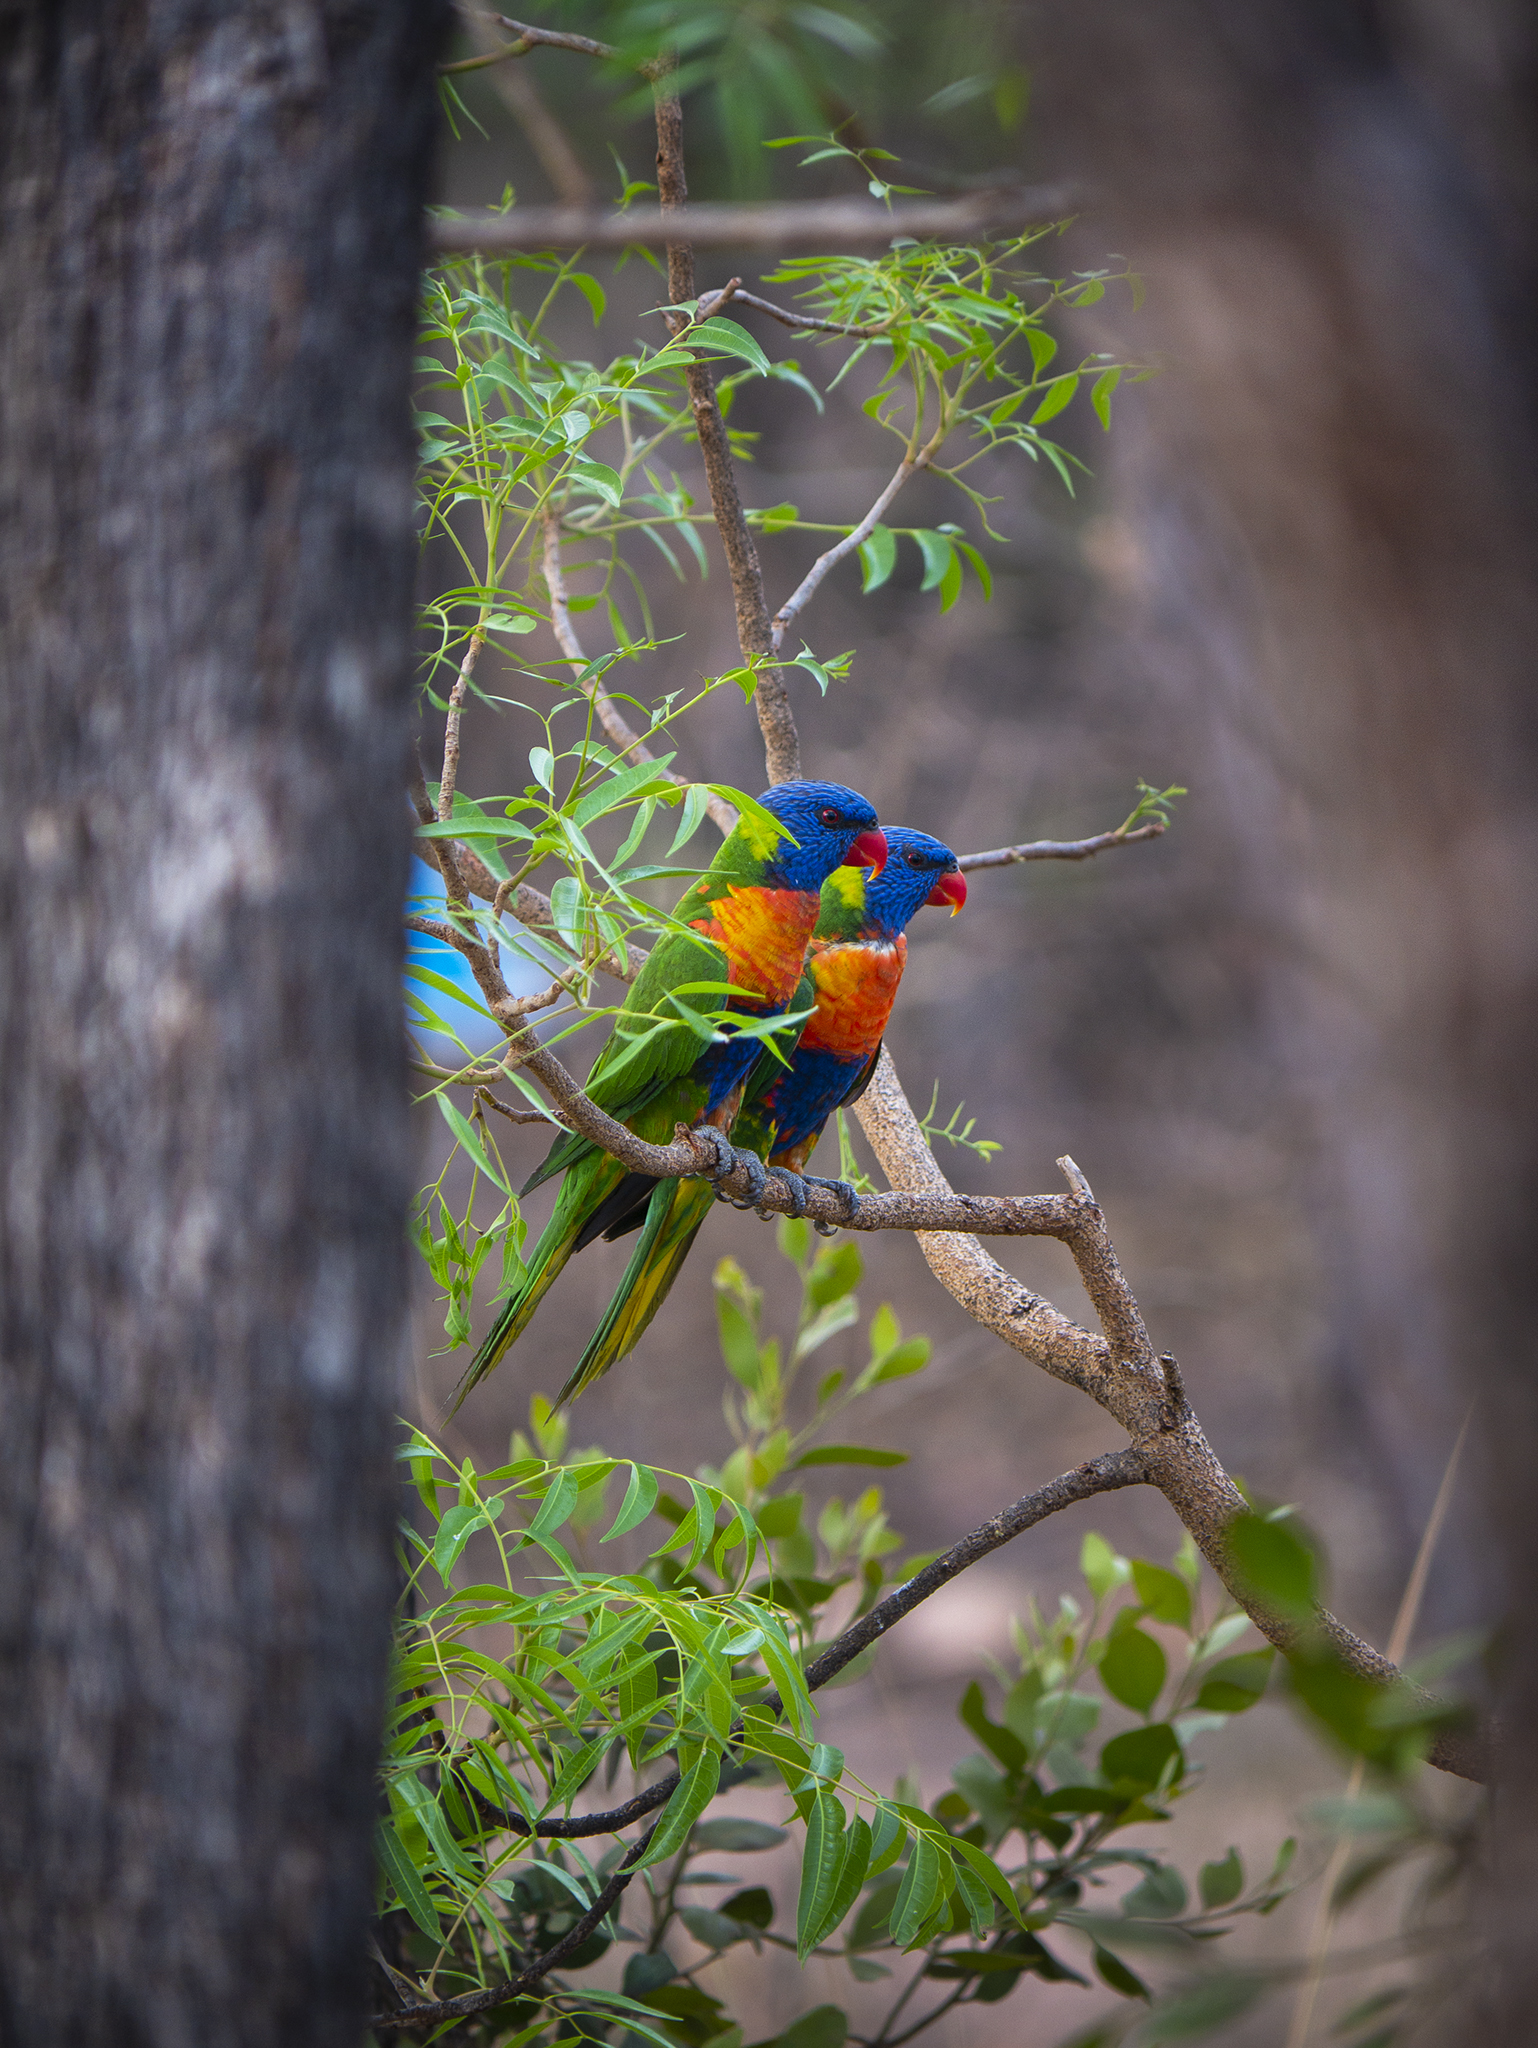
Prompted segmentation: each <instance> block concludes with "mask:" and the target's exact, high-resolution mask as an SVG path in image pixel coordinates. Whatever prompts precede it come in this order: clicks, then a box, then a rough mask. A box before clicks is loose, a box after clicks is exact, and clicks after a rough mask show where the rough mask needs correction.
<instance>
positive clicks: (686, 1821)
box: [632, 1749, 721, 1870]
mask: <svg viewBox="0 0 1538 2048" xmlns="http://www.w3.org/2000/svg"><path fill="white" fill-rule="evenodd" d="M720 1782H721V1757H720V1753H719V1752H718V1751H716V1750H714V1749H707V1750H705V1751H703V1752H702V1753H701V1755H700V1756H699V1758H698V1759H697V1760H696V1761H695V1762H694V1763H693V1764H691V1765H690V1767H689V1769H688V1770H687V1771H685V1772H684V1774H683V1777H682V1778H681V1779H680V1780H679V1784H678V1789H677V1791H676V1792H674V1794H673V1796H672V1798H671V1799H669V1801H668V1803H667V1805H666V1806H665V1807H664V1808H663V1809H662V1819H661V1820H660V1821H659V1823H658V1825H657V1832H656V1833H655V1834H654V1835H653V1836H652V1839H651V1846H650V1847H649V1848H648V1850H647V1851H646V1854H645V1855H644V1856H643V1857H641V1858H640V1860H639V1861H638V1862H637V1863H635V1864H634V1865H632V1868H633V1869H636V1870H648V1869H650V1867H651V1866H652V1864H654V1863H661V1862H664V1861H665V1860H666V1859H667V1858H668V1857H669V1856H673V1855H676V1854H677V1852H678V1851H679V1850H680V1849H681V1848H682V1847H683V1845H684V1843H685V1842H686V1841H687V1840H688V1838H689V1830H690V1829H691V1828H692V1827H693V1826H694V1823H695V1822H696V1821H697V1820H698V1819H699V1817H700V1815H701V1814H702V1813H703V1812H704V1811H705V1808H706V1807H707V1806H708V1805H709V1804H710V1802H711V1800H712V1799H714V1798H715V1796H716V1787H717V1786H718V1785H719V1784H720Z"/></svg>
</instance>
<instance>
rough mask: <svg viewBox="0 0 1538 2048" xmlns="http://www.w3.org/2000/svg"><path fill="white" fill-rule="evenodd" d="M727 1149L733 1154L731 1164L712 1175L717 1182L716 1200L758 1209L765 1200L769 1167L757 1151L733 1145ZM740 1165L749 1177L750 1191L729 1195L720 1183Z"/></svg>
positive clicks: (736, 1206)
mask: <svg viewBox="0 0 1538 2048" xmlns="http://www.w3.org/2000/svg"><path fill="white" fill-rule="evenodd" d="M723 1143H725V1141H724V1140H723ZM726 1150H727V1151H728V1152H729V1153H730V1155H731V1164H730V1165H729V1166H727V1167H725V1168H723V1169H722V1171H721V1172H720V1173H713V1174H711V1176H710V1178H711V1180H712V1181H714V1182H716V1183H717V1187H716V1200H717V1201H718V1202H730V1203H731V1205H732V1207H733V1208H734V1209H756V1208H757V1207H758V1205H759V1203H760V1202H761V1201H762V1200H763V1196H764V1189H765V1187H766V1186H767V1185H768V1180H769V1169H768V1167H767V1166H765V1164H764V1162H763V1161H762V1159H760V1158H759V1156H758V1154H757V1153H756V1152H749V1151H747V1150H746V1149H744V1150H741V1151H739V1150H737V1148H736V1147H735V1146H732V1145H727V1146H726ZM739 1166H740V1167H741V1168H742V1170H743V1172H744V1173H745V1174H746V1175H747V1177H748V1192H747V1194H746V1195H729V1194H728V1193H727V1192H726V1190H725V1188H723V1187H721V1186H720V1185H719V1183H720V1182H721V1181H723V1180H725V1179H726V1177H727V1176H728V1175H729V1174H732V1173H735V1172H736V1170H737V1168H738V1167H739Z"/></svg>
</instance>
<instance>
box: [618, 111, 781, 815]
mask: <svg viewBox="0 0 1538 2048" xmlns="http://www.w3.org/2000/svg"><path fill="white" fill-rule="evenodd" d="M669 77H670V74H669V73H663V74H662V76H661V77H659V79H658V80H657V83H656V86H655V88H654V92H655V101H656V114H657V194H658V197H659V198H660V200H661V202H662V219H663V221H664V223H666V224H667V225H668V226H669V227H670V229H671V232H670V233H669V235H668V237H667V240H666V244H665V246H666V248H667V263H668V299H669V301H670V302H671V303H672V304H673V305H675V306H677V305H680V304H683V303H685V302H687V301H689V300H692V299H693V298H694V296H695V290H694V250H693V247H692V245H691V244H690V242H689V241H687V240H686V239H684V236H683V233H682V232H681V220H682V216H683V214H684V212H685V201H686V200H687V198H688V196H689V188H688V184H687V182H686V180H685V177H684V145H683V133H684V128H683V109H682V107H681V106H680V105H679V102H678V98H677V96H676V94H674V93H673V92H672V91H671V90H670V88H669V84H668V79H669ZM686 324H687V322H686V321H685V320H684V318H683V317H682V316H678V317H677V318H675V319H674V320H672V321H670V325H671V326H672V329H673V332H674V333H675V334H676V333H679V332H681V331H682V329H683V327H684V326H685V325H686ZM688 382H689V405H690V410H691V411H692V413H693V415H694V431H695V435H696V437H697V438H698V440H699V444H700V455H701V458H702V460H703V462H704V465H705V482H706V484H707V486H708V488H709V491H710V504H711V510H712V511H713V512H714V513H715V515H716V531H717V532H718V533H719V534H720V536H721V546H722V549H723V551H724V552H725V555H726V567H727V573H728V574H729V576H730V577H731V583H732V606H733V609H734V611H735V612H736V616H737V644H738V646H739V647H740V649H741V650H742V658H743V660H744V661H751V660H752V659H753V657H754V656H755V655H765V654H772V653H773V652H774V647H775V642H774V637H773V634H772V632H771V630H770V625H769V604H768V600H767V599H766V597H765V596H764V574H763V570H762V569H761V568H760V567H759V561H758V550H757V548H756V547H755V546H754V545H753V536H752V534H751V533H750V532H749V530H748V522H747V520H746V518H745V517H744V516H743V510H742V496H741V493H740V492H739V491H738V489H737V472H736V469H735V467H734V465H733V462H732V448H731V442H730V440H729V439H728V437H727V432H726V422H725V420H724V419H723V418H722V417H721V407H720V404H719V402H718V400H717V398H716V387H715V380H714V378H713V377H712V376H711V374H710V366H709V365H708V364H707V363H702V362H691V363H690V365H689V373H688ZM753 708H754V710H755V711H756V712H757V713H758V726H759V731H760V732H761V733H762V734H763V739H764V765H765V768H766V769H767V772H768V776H769V780H770V782H771V783H777V782H794V781H795V780H796V778H797V777H798V776H799V775H800V773H801V747H800V742H799V741H798V739H797V737H796V721H795V718H794V716H793V715H792V712H791V708H790V698H789V696H788V695H787V693H786V689H785V678H784V676H783V675H782V674H781V672H780V670H779V669H778V668H763V669H760V670H759V674H758V683H757V687H756V688H755V690H754V692H753Z"/></svg>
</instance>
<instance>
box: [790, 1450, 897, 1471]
mask: <svg viewBox="0 0 1538 2048" xmlns="http://www.w3.org/2000/svg"><path fill="white" fill-rule="evenodd" d="M907 1462H908V1453H907V1452H906V1451H873V1450H871V1449H869V1448H868V1447H867V1446H866V1445H864V1444H823V1445H821V1446H820V1447H819V1448H818V1449H817V1450H815V1451H803V1452H802V1454H801V1456H800V1457H799V1458H797V1460H796V1461H795V1463H794V1464H793V1465H792V1466H791V1468H790V1469H791V1471H792V1472H799V1471H800V1470H801V1468H802V1466H803V1465H906V1464H907Z"/></svg>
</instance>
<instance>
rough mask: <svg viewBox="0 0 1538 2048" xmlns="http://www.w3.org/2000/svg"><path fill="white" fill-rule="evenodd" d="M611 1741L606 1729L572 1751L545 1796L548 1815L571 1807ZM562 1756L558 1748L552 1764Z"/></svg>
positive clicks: (587, 1902)
mask: <svg viewBox="0 0 1538 2048" xmlns="http://www.w3.org/2000/svg"><path fill="white" fill-rule="evenodd" d="M611 1740H612V1736H611V1735H610V1732H609V1730H608V1729H607V1728H606V1729H605V1730H604V1732H603V1733H602V1734H601V1735H595V1736H594V1737H593V1739H592V1740H591V1741H590V1742H584V1743H582V1744H581V1745H580V1747H579V1748H577V1749H575V1750H573V1751H572V1753H571V1755H570V1756H569V1757H568V1758H567V1760H566V1762H565V1763H564V1764H563V1765H562V1766H561V1769H560V1771H559V1773H558V1774H557V1777H556V1780H555V1783H554V1784H553V1785H552V1786H551V1787H550V1790H549V1792H548V1793H547V1794H546V1796H545V1811H546V1813H548V1812H549V1811H550V1810H551V1808H552V1807H555V1806H569V1805H570V1803H571V1801H572V1800H573V1799H575V1797H576V1796H577V1794H578V1792H580V1791H581V1789H582V1787H583V1786H584V1785H585V1784H586V1783H587V1781H588V1779H589V1778H590V1777H591V1776H592V1775H593V1773H594V1771H595V1770H596V1769H597V1768H598V1765H599V1764H600V1763H601V1762H602V1760H603V1753H604V1751H605V1750H606V1749H607V1748H608V1746H609V1743H610V1741H611ZM560 1754H561V1752H560V1750H559V1749H558V1748H557V1749H555V1750H554V1751H553V1752H552V1756H551V1761H552V1763H553V1762H554V1761H555V1759H556V1757H558V1756H559V1755H560ZM590 1903H591V1902H590V1901H584V1907H583V1909H584V1911H585V1910H586V1907H587V1905H588V1904H590Z"/></svg>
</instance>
